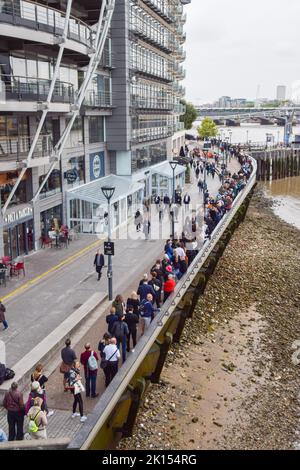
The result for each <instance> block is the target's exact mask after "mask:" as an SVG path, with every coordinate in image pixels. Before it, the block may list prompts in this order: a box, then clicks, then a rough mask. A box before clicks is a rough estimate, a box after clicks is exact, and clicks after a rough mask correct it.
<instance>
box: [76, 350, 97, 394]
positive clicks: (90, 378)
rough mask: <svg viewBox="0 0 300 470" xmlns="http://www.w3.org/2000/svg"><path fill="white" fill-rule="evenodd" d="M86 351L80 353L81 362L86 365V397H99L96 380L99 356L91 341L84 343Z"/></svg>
mask: <svg viewBox="0 0 300 470" xmlns="http://www.w3.org/2000/svg"><path fill="white" fill-rule="evenodd" d="M84 349H85V351H84V352H83V353H82V354H81V355H80V362H81V364H82V365H83V367H84V376H85V388H86V392H85V393H86V397H89V396H91V397H92V398H96V397H98V395H99V393H96V382H97V374H98V361H99V357H98V354H97V353H96V352H95V351H92V350H91V345H90V343H86V344H85V345H84Z"/></svg>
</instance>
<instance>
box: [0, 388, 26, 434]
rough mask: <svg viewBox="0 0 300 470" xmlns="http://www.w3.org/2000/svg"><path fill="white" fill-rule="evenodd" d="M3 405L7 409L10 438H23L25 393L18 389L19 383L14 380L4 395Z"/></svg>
mask: <svg viewBox="0 0 300 470" xmlns="http://www.w3.org/2000/svg"><path fill="white" fill-rule="evenodd" d="M3 407H4V408H5V409H6V410H7V422H8V440H9V441H14V440H15V439H16V440H17V441H22V440H23V436H24V434H23V426H24V415H25V409H24V401H23V394H22V393H21V392H19V390H18V384H17V383H16V382H13V383H12V384H11V387H10V389H9V391H8V392H6V393H5V395H4V400H3Z"/></svg>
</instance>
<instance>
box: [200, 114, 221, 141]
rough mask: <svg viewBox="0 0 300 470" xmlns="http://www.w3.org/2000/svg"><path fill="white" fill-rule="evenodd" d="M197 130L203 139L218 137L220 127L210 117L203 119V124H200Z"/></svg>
mask: <svg viewBox="0 0 300 470" xmlns="http://www.w3.org/2000/svg"><path fill="white" fill-rule="evenodd" d="M197 130H198V134H199V135H200V137H201V139H207V138H209V137H216V135H217V134H218V127H217V125H216V124H215V123H214V121H213V120H212V119H210V118H205V119H203V121H202V123H201V126H199V127H198V129H197Z"/></svg>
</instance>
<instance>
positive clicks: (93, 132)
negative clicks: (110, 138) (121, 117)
mask: <svg viewBox="0 0 300 470" xmlns="http://www.w3.org/2000/svg"><path fill="white" fill-rule="evenodd" d="M104 126H105V121H104V117H103V116H91V117H90V118H89V142H90V144H94V143H96V142H104V135H105V130H104Z"/></svg>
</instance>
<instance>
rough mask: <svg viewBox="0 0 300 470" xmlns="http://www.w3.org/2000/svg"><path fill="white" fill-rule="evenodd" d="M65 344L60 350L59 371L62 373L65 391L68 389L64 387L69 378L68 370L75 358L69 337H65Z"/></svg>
mask: <svg viewBox="0 0 300 470" xmlns="http://www.w3.org/2000/svg"><path fill="white" fill-rule="evenodd" d="M65 345H66V346H65V347H64V348H63V349H62V350H61V358H62V363H61V366H60V372H61V374H64V379H63V385H64V389H65V392H67V391H68V389H67V388H66V384H67V381H68V378H69V372H70V370H71V367H72V365H73V363H74V361H75V360H76V359H77V356H76V353H75V351H74V350H73V349H72V348H71V340H70V338H68V339H66V341H65Z"/></svg>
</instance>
